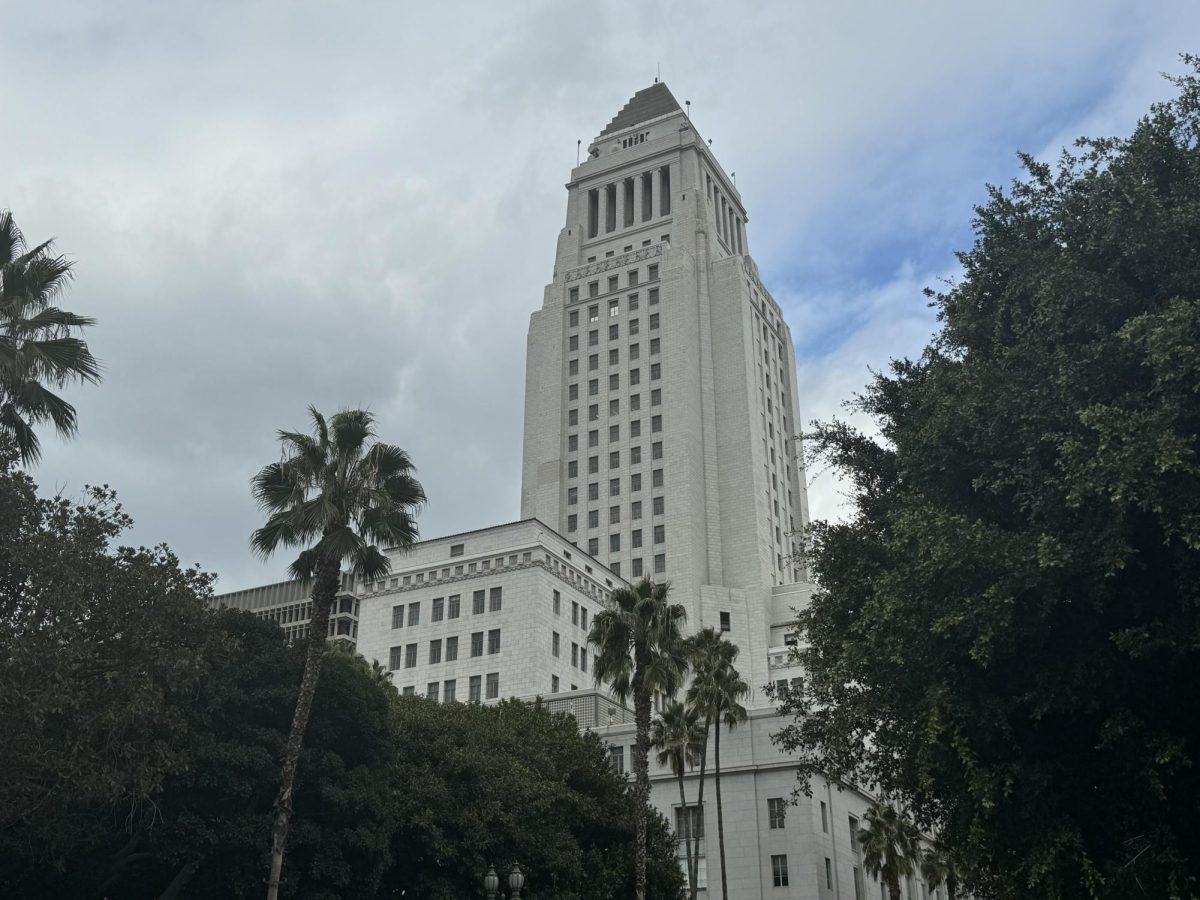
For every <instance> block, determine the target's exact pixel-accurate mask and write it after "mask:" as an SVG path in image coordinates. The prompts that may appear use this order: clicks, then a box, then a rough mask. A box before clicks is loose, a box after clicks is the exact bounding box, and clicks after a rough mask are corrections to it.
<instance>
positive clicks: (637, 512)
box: [629, 500, 642, 519]
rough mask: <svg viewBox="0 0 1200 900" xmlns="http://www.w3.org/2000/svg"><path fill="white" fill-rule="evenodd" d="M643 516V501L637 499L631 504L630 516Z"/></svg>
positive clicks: (636, 517)
mask: <svg viewBox="0 0 1200 900" xmlns="http://www.w3.org/2000/svg"><path fill="white" fill-rule="evenodd" d="M641 517H642V501H641V500H635V501H634V502H633V503H631V504H629V518H631V519H640V518H641Z"/></svg>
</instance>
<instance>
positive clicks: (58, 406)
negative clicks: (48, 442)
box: [11, 381, 77, 437]
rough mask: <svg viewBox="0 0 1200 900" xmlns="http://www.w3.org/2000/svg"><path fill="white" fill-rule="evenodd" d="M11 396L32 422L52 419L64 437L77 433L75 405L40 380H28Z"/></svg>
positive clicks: (14, 390)
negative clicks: (46, 386)
mask: <svg viewBox="0 0 1200 900" xmlns="http://www.w3.org/2000/svg"><path fill="white" fill-rule="evenodd" d="M11 396H12V402H13V403H14V404H15V405H16V406H17V407H18V408H19V409H20V410H21V411H22V412H24V413H25V415H26V416H27V417H28V419H29V421H30V422H46V421H50V422H53V423H54V428H55V429H56V430H57V431H58V433H59V434H61V435H62V436H63V437H71V436H72V435H73V434H75V431H76V428H77V424H76V420H75V407H74V406H72V405H71V404H70V403H68V402H67V401H66V400H64V399H63V398H62V397H60V396H58V394H56V393H54V392H53V391H51V390H48V389H47V388H45V387H43V386H42V385H41V384H39V383H38V382H36V381H26V382H25V383H23V384H21V385H19V386H17V387H16V388H14V389H13V390H12V394H11Z"/></svg>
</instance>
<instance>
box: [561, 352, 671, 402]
mask: <svg viewBox="0 0 1200 900" xmlns="http://www.w3.org/2000/svg"><path fill="white" fill-rule="evenodd" d="M661 351H662V344H661V343H660V339H659V338H651V339H650V353H651V355H654V354H657V353H660V352H661ZM641 358H642V345H641V344H640V343H638V342H636V341H635V342H634V343H632V344H630V345H629V361H630V362H636V361H638V360H639V359H641ZM608 364H609V365H610V366H617V365H620V364H621V348H620V347H611V348H609V351H608ZM588 371H589V372H598V371H600V354H599V353H593V354H591V355H590V356H588ZM578 374H579V360H578V359H574V358H572V359H569V360H567V375H569V376H571V377H574V376H576V375H578ZM629 383H630V385H631V386H636V385H638V384H641V373H640V372H639V373H638V375H637V376H636V380H635V376H634V374H633V370H630V373H629ZM597 387H599V385H597ZM567 396H568V398H571V390H570V387H568V388H567ZM575 396H576V397H578V396H579V394H578V391H576V394H575ZM571 399H574V398H571Z"/></svg>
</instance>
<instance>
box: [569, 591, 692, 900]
mask: <svg viewBox="0 0 1200 900" xmlns="http://www.w3.org/2000/svg"><path fill="white" fill-rule="evenodd" d="M669 591H670V586H669V585H667V584H655V583H654V582H653V581H651V580H650V579H649V578H645V579H643V580H642V581H640V582H638V583H637V584H636V585H634V586H633V587H631V588H621V589H620V590H616V591H613V592H612V596H611V598H610V599H609V604H608V607H607V608H606V609H603V610H601V611H600V612H598V613H596V615H595V616H594V617H593V618H592V627H591V630H590V631H589V632H588V642H589V643H591V644H592V646H593V647H595V648H596V649H595V651H594V652H595V659H594V661H593V665H592V670H593V675H594V677H595V680H596V684H597V685H598V686H599V685H601V684H602V683H603V682H608V684H609V687H610V689H611V690H612V693H613V695H614V696H615V697H616V698H617V699H618V700H620V701H621V702H622V703H624V702H625V701H626V700H627V699H628V698H629V697H631V696H632V698H633V721H634V726H635V729H636V731H637V741H636V743H635V745H634V753H633V772H634V793H635V795H636V797H637V803H636V805H635V810H634V825H635V828H636V832H637V845H636V850H635V854H634V870H635V873H636V882H635V884H636V894H637V900H645V898H646V810H647V809H648V808H649V804H650V765H649V760H648V755H649V752H650V699H651V697H652V696H653V695H654V694H655V693H662V694H665V695H667V696H668V697H672V696H674V695H675V692H676V691H678V690H679V687H680V685H681V684H682V683H683V678H684V675H685V674H686V673H687V653H686V642H685V641H684V638H683V633H682V631H681V629H682V627H683V623H684V621H685V620H686V618H687V613H686V612H685V611H684V608H683V606H681V605H680V604H678V603H670V602H669V601H668V599H667V595H668V593H669Z"/></svg>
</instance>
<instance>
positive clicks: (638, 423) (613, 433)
mask: <svg viewBox="0 0 1200 900" xmlns="http://www.w3.org/2000/svg"><path fill="white" fill-rule="evenodd" d="M662 429H663V423H662V414H661V413H660V414H659V415H655V416H651V417H650V433H651V434H660V433H661V432H662ZM641 436H642V420H641V419H634V420H633V421H632V422H630V423H629V437H630V438H631V439H632V438H640V437H641ZM620 440H621V426H620V425H609V426H608V442H609V443H610V444H615V443H617V442H618V441H620ZM587 445H588V449H591V448H593V447H599V446H600V430H599V429H597V428H594V429H592V430H590V431H589V432H588V434H587ZM578 450H579V435H577V434H569V435H567V452H568V453H575V452H576V451H578Z"/></svg>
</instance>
